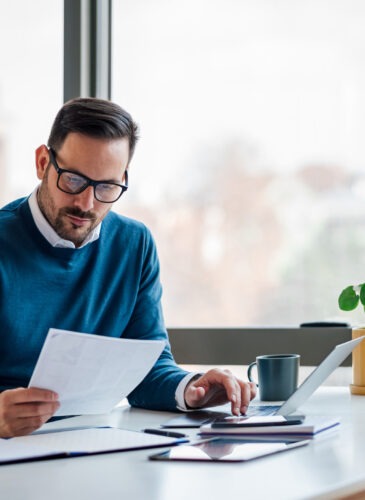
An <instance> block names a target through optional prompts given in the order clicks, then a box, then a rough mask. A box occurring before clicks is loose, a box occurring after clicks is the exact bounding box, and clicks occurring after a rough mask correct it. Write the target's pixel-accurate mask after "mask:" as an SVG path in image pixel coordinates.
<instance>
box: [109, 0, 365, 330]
mask: <svg viewBox="0 0 365 500" xmlns="http://www.w3.org/2000/svg"><path fill="white" fill-rule="evenodd" d="M364 21H365V4H364V3H363V2H361V1H360V0H347V1H345V0H332V1H328V0H310V1H305V2H304V1H298V0H297V1H294V2H293V1H292V0H279V1H277V0H275V1H273V0H259V1H256V2H250V1H248V0H245V1H237V0H214V1H211V0H209V1H208V0H187V1H186V2H179V1H176V0H170V1H169V2H167V1H166V0H155V1H154V2H149V1H148V0H123V1H118V2H114V4H113V37H114V38H113V86H112V89H113V99H114V100H116V101H117V102H119V103H120V104H121V105H122V106H124V107H125V108H126V109H128V110H129V111H130V112H131V113H132V115H133V116H134V117H135V119H136V120H137V121H138V122H139V123H140V126H141V141H140V144H139V145H138V146H137V151H136V155H135V158H134V160H133V163H132V166H131V171H130V190H129V192H128V196H127V198H128V201H127V198H125V199H123V200H121V202H120V204H118V210H120V211H121V212H123V213H126V214H127V215H130V216H132V217H136V218H139V219H142V220H143V221H145V222H146V223H147V225H149V227H150V228H151V229H152V231H153V233H154V235H155V238H156V240H157V245H158V249H159V254H160V258H161V265H162V281H163V284H164V290H165V292H164V308H165V315H166V321H167V324H168V325H170V326H183V325H185V326H189V325H195V326H199V325H226V326H233V325H270V324H271V325H272V324H276V325H290V324H294V325H297V324H299V323H300V322H302V321H313V320H318V319H329V318H331V319H333V318H335V317H337V316H339V314H340V312H339V310H338V306H337V297H338V295H339V292H340V291H341V290H342V288H343V287H344V286H347V285H348V284H356V283H358V282H361V281H363V280H364V273H365V271H364V268H365V266H364V264H365V262H364V261H365V248H364V247H365V237H364V228H365V216H364V214H363V212H364V210H363V207H364V203H365V150H364V148H363V134H364V132H365V112H364V111H365V93H364V91H363V89H364V87H365V62H364V58H363V53H364V50H365V34H364V30H363V25H364ZM359 314H363V313H361V311H359ZM342 316H343V315H342ZM351 318H354V315H353V314H352V315H351Z"/></svg>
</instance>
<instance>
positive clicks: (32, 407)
mask: <svg viewBox="0 0 365 500" xmlns="http://www.w3.org/2000/svg"><path fill="white" fill-rule="evenodd" d="M59 406H60V403H59V402H58V395H57V394H56V393H55V392H52V391H48V390H46V389H37V388H35V387H29V388H27V389H24V388H21V387H20V388H18V389H10V390H8V391H4V392H2V393H0V437H1V438H8V437H14V436H24V435H25V434H30V433H31V432H33V431H35V430H36V429H38V428H39V427H41V426H42V425H43V424H44V423H45V422H47V420H49V419H50V418H51V417H52V415H53V414H54V413H55V411H56V410H57V409H58V408H59Z"/></svg>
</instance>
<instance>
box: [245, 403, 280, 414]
mask: <svg viewBox="0 0 365 500" xmlns="http://www.w3.org/2000/svg"><path fill="white" fill-rule="evenodd" d="M279 408H280V406H275V405H261V406H260V405H250V406H249V407H248V410H247V412H246V415H247V416H248V417H263V416H265V415H275V413H276V412H277V411H278V409H279Z"/></svg>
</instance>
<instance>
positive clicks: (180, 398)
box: [175, 373, 201, 411]
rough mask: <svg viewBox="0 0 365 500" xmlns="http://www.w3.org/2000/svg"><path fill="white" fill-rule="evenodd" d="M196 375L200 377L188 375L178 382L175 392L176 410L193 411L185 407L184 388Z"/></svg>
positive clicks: (193, 374) (194, 374)
mask: <svg viewBox="0 0 365 500" xmlns="http://www.w3.org/2000/svg"><path fill="white" fill-rule="evenodd" d="M197 375H199V376H200V375H201V373H188V374H187V375H185V377H184V378H183V379H181V380H180V383H179V385H178V386H177V388H176V392H175V400H176V408H177V409H178V410H182V411H193V409H190V408H187V407H186V404H185V398H184V393H185V389H186V386H187V385H188V383H189V382H190V380H191V379H192V378H194V377H196V376H197Z"/></svg>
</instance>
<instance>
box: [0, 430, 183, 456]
mask: <svg viewBox="0 0 365 500" xmlns="http://www.w3.org/2000/svg"><path fill="white" fill-rule="evenodd" d="M178 441H179V440H178V439H176V438H168V437H165V436H156V435H152V434H145V433H143V432H136V431H130V430H125V429H115V428H109V427H106V428H94V429H83V430H71V431H64V432H54V433H48V434H39V435H37V434H35V435H30V436H22V437H16V438H12V439H0V464H1V463H2V462H5V463H6V462H9V461H17V460H26V459H32V458H39V457H47V456H49V457H51V456H54V455H56V456H57V455H59V456H62V455H66V454H67V455H68V454H71V455H73V454H76V455H85V454H89V453H100V452H107V451H126V450H134V449H138V448H154V447H159V446H162V447H164V446H170V445H173V444H175V443H176V442H178ZM180 441H181V440H180Z"/></svg>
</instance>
